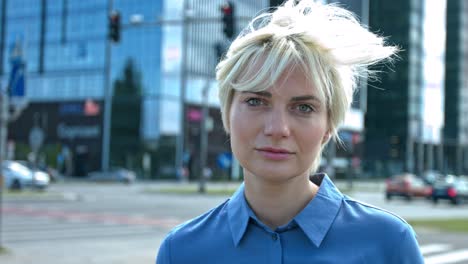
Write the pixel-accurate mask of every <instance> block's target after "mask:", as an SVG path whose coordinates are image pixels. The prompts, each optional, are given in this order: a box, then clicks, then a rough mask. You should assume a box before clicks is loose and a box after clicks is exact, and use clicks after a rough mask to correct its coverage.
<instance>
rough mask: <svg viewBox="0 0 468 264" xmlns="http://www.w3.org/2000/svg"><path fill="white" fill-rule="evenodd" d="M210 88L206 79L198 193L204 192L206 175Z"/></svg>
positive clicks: (203, 92)
mask: <svg viewBox="0 0 468 264" xmlns="http://www.w3.org/2000/svg"><path fill="white" fill-rule="evenodd" d="M209 90H210V81H209V80H208V79H207V80H206V84H205V87H203V91H202V94H203V98H202V100H203V102H202V117H203V118H202V122H201V124H200V125H201V130H200V168H201V173H200V178H199V180H200V184H199V188H198V192H199V193H205V192H206V177H207V176H208V175H205V174H206V173H207V172H206V171H205V167H206V155H207V149H208V146H207V144H208V133H207V129H206V125H207V122H208V92H209Z"/></svg>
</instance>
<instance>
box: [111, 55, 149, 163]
mask: <svg viewBox="0 0 468 264" xmlns="http://www.w3.org/2000/svg"><path fill="white" fill-rule="evenodd" d="M141 90H142V85H141V74H140V72H139V71H138V70H137V69H136V67H135V64H134V62H133V61H132V60H131V59H128V60H127V62H126V64H125V67H124V70H123V72H122V77H121V78H119V79H117V80H116V81H115V82H114V94H113V97H112V119H111V142H110V149H111V155H110V156H111V165H113V166H124V167H134V165H133V164H132V163H134V162H133V160H135V158H136V157H138V156H139V155H140V152H141V147H142V143H141V142H142V140H141V136H140V124H141V108H142V98H141Z"/></svg>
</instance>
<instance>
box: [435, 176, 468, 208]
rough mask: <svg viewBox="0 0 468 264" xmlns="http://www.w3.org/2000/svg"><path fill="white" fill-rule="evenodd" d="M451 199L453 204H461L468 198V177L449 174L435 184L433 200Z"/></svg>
mask: <svg viewBox="0 0 468 264" xmlns="http://www.w3.org/2000/svg"><path fill="white" fill-rule="evenodd" d="M439 200H449V201H450V202H451V203H452V204H454V205H456V204H460V203H461V202H462V201H466V200H468V178H467V177H466V176H465V177H462V176H461V177H457V176H454V175H447V177H445V178H441V179H438V180H437V181H435V182H434V184H433V189H432V201H433V202H434V203H435V204H437V202H438V201H439Z"/></svg>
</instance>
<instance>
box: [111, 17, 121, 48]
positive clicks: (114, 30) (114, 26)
mask: <svg viewBox="0 0 468 264" xmlns="http://www.w3.org/2000/svg"><path fill="white" fill-rule="evenodd" d="M120 26H121V25H120V13H119V12H118V11H113V12H112V13H111V14H110V15H109V39H110V40H111V41H112V42H119V41H120Z"/></svg>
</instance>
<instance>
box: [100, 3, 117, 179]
mask: <svg viewBox="0 0 468 264" xmlns="http://www.w3.org/2000/svg"><path fill="white" fill-rule="evenodd" d="M113 4H114V1H113V0H109V2H108V5H107V15H108V16H111V14H112V8H113ZM109 18H110V17H109ZM110 19H111V18H110ZM110 27H111V25H110V26H109V29H108V30H109V36H108V37H107V38H106V50H105V60H106V61H105V65H104V67H105V69H104V71H105V77H104V124H103V134H102V160H101V169H102V171H104V172H107V171H108V170H109V156H110V154H109V152H110V137H111V131H110V129H111V118H112V86H111V80H110V79H111V74H110V72H111V69H110V67H111V59H112V57H111V56H112V42H111V39H113V38H114V37H113V36H112V33H113V32H110Z"/></svg>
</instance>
